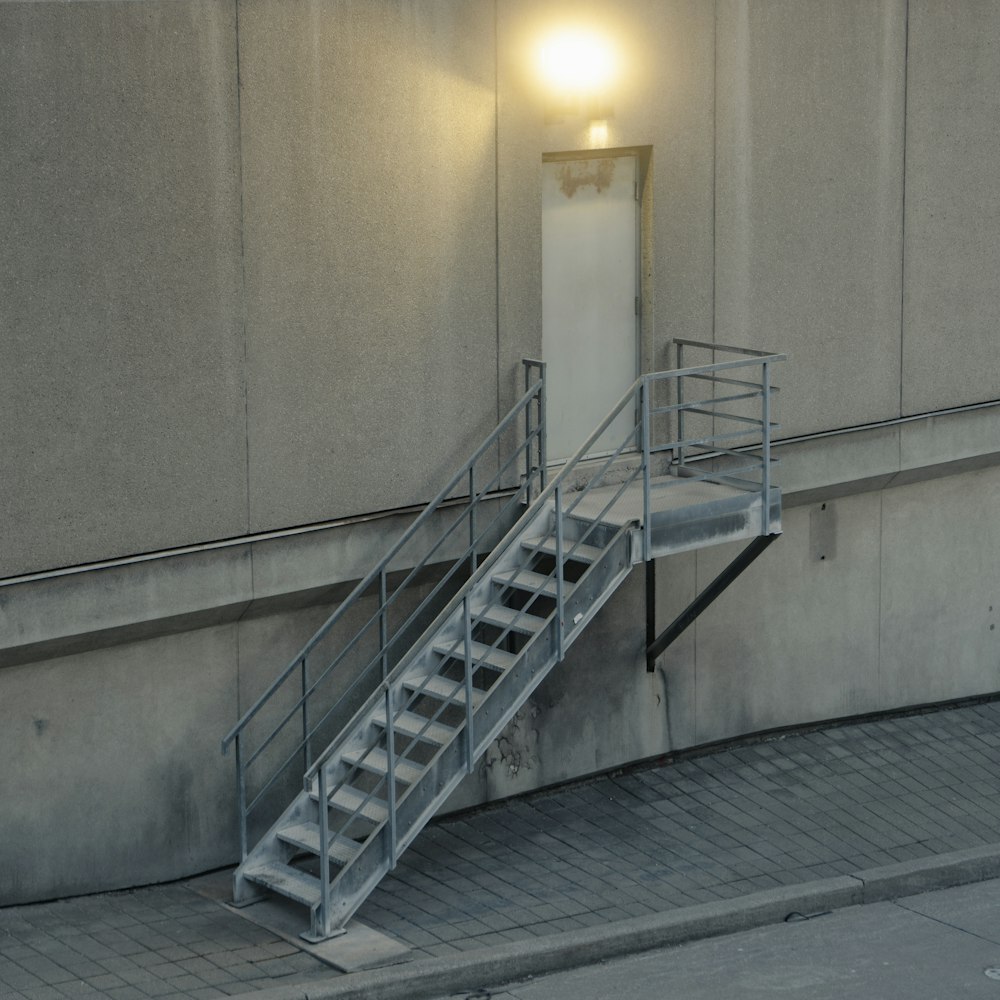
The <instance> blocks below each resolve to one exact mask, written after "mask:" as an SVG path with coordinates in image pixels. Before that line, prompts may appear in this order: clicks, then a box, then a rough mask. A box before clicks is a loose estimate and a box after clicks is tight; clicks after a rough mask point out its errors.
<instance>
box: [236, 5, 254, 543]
mask: <svg viewBox="0 0 1000 1000" xmlns="http://www.w3.org/2000/svg"><path fill="white" fill-rule="evenodd" d="M233 8H234V12H235V15H236V151H237V167H238V171H239V180H238V183H239V191H240V283H241V288H240V292H241V294H240V303H241V306H242V308H241V314H242V321H243V442H244V448H245V452H244V461H245V463H246V494H247V501H246V502H247V527H246V530H247V534H249V533H250V525H251V524H252V523H253V519H252V518H251V516H250V345H249V343H248V337H247V255H246V211H245V207H244V196H243V106H242V94H241V85H242V80H241V74H240V0H233Z"/></svg>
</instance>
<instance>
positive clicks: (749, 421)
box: [686, 406, 764, 427]
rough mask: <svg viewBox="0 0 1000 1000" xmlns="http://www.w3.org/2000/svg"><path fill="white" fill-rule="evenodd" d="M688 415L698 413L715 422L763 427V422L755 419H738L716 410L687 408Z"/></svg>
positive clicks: (731, 414) (734, 415)
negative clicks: (733, 421) (737, 422)
mask: <svg viewBox="0 0 1000 1000" xmlns="http://www.w3.org/2000/svg"><path fill="white" fill-rule="evenodd" d="M686 412H688V413H698V414H700V415H701V416H703V417H714V418H715V419H716V420H738V421H739V422H740V423H741V424H753V425H754V426H755V427H763V426H764V421H763V420H757V419H756V418H755V417H740V416H737V414H735V413H723V412H719V411H717V410H702V409H699V408H698V407H696V406H692V407H690V408H688V410H687V411H686Z"/></svg>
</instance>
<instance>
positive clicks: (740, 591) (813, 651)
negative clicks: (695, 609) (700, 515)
mask: <svg viewBox="0 0 1000 1000" xmlns="http://www.w3.org/2000/svg"><path fill="white" fill-rule="evenodd" d="M879 506H880V495H879V494H878V493H863V494H860V495H858V496H854V497H845V498H842V499H838V500H832V501H828V502H826V503H825V504H815V505H812V506H809V507H798V508H795V509H792V510H788V511H785V513H784V517H783V527H784V534H783V536H782V537H781V538H780V539H778V541H777V542H775V543H774V544H773V545H771V547H770V548H768V549H767V550H766V551H765V552H764V554H763V555H762V556H761V557H760V558H759V559H758V560H757V561H756V562H755V563H753V564H752V565H751V566H750V568H749V569H748V570H747V571H746V572H745V573H744V574H743V575H742V576H741V577H740V578H739V579H738V580H737V581H736V582H735V583H734V584H733V585H732V586H731V587H730V589H729V590H727V591H726V592H725V593H724V594H723V595H722V596H721V597H720V598H719V599H718V600H717V601H716V602H715V604H713V605H712V606H711V607H710V608H709V609H708V610H707V611H706V612H705V613H704V614H703V615H702V617H701V618H700V619H699V620H698V622H697V623H696V625H695V628H696V630H697V633H696V656H697V661H696V662H697V702H698V734H697V742H698V743H707V742H711V741H712V740H718V739H724V738H726V737H730V736H736V735H739V734H742V733H748V732H754V731H759V730H763V729H771V728H774V727H776V726H788V725H795V724H800V723H803V722H808V721H810V720H813V719H833V718H837V717H838V716H845V715H855V714H857V713H860V712H868V711H875V710H876V709H878V708H880V707H882V705H881V703H880V702H879V674H878V670H879V617H878V602H879ZM738 551H739V547H738V546H729V545H727V546H719V547H717V548H712V549H704V550H702V551H701V552H699V553H698V586H699V588H704V587H705V586H706V585H707V584H708V583H709V582H710V581H711V580H712V579H714V577H715V576H716V574H718V573H719V572H721V570H722V569H723V567H724V566H725V565H726V564H727V563H728V562H729V560H731V559H732V558H733V556H734V555H735V554H736V553H737V552H738Z"/></svg>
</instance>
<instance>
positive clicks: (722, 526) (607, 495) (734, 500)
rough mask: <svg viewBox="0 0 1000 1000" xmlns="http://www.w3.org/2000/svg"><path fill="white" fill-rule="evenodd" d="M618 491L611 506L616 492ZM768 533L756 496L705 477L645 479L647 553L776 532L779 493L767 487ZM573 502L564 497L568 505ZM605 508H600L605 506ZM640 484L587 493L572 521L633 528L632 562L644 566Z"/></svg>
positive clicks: (657, 555)
mask: <svg viewBox="0 0 1000 1000" xmlns="http://www.w3.org/2000/svg"><path fill="white" fill-rule="evenodd" d="M619 490H622V493H621V496H619V497H618V499H617V500H615V501H614V502H613V503H611V506H610V507H608V504H609V503H610V502H611V501H612V498H613V497H614V496H615V493H616V492H618V491H619ZM769 496H770V511H769V518H768V523H767V530H766V531H763V530H762V527H763V525H762V510H761V493H760V490H759V489H756V490H744V489H739V488H738V487H735V486H730V485H728V484H725V483H720V482H712V481H708V480H704V479H687V478H683V477H681V478H678V477H677V476H658V477H655V478H653V479H651V480H650V496H649V499H650V521H651V525H650V531H651V535H650V555H651V557H653V558H656V559H658V558H660V557H661V556H668V555H674V554H676V553H678V552H687V551H689V550H691V549H699V548H703V547H704V546H706V545H718V544H721V543H723V542H736V541H740V540H741V539H746V538H753V537H754V536H755V535H761V534H767V535H776V534H779V533H780V532H781V490H780V489H779V488H778V487H776V486H775V487H771V489H770V491H769ZM572 502H573V500H572V495H568V496H567V506H569V505H571V504H572ZM606 507H607V508H608V509H607V510H605V508H606ZM643 509H644V504H643V486H642V482H641V481H635V482H632V483H629V484H628V485H627V486H625V487H624V489H622V487H621V486H616V485H611V486H600V487H597V488H595V489H592V490H590V492H588V493H587V494H586V496H584V497H583V498H581V500H580V502H579V503H578V504H577V505H576V506H575V507H574V509H573V515H572V516H574V517H579V518H581V519H586V520H600V521H602V522H603V523H605V524H613V525H615V526H617V527H621V526H622V525H628V524H632V525H633V526H634V530H633V534H632V562H633V564H636V563H640V562H643V547H642V520H643Z"/></svg>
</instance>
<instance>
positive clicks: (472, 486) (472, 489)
mask: <svg viewBox="0 0 1000 1000" xmlns="http://www.w3.org/2000/svg"><path fill="white" fill-rule="evenodd" d="M475 572H476V467H475V465H472V466H471V467H470V468H469V575H470V576H471V575H472V574H473V573H475Z"/></svg>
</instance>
